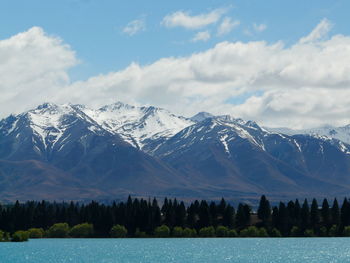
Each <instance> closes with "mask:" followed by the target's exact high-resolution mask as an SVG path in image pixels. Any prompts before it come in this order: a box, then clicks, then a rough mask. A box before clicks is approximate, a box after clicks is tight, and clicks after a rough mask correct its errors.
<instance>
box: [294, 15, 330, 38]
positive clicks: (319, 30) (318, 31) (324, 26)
mask: <svg viewBox="0 0 350 263" xmlns="http://www.w3.org/2000/svg"><path fill="white" fill-rule="evenodd" d="M332 27H333V24H332V23H331V22H330V21H329V20H328V19H323V20H322V21H321V22H320V23H319V24H318V25H317V26H316V27H315V29H314V30H312V31H311V33H310V34H309V35H307V36H306V37H303V38H301V39H300V43H307V42H313V41H316V40H319V39H321V38H323V37H325V36H326V35H327V34H328V33H329V31H330V30H331V29H332Z"/></svg>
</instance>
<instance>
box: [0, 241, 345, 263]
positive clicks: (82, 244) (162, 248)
mask: <svg viewBox="0 0 350 263" xmlns="http://www.w3.org/2000/svg"><path fill="white" fill-rule="evenodd" d="M0 262H1V263H2V262H4V263H5V262H10V263H17V262H21V263H22V262H30V263H32V262H33V263H41V262H45V263H51V262H55V263H56V262H64V263H66V262H74V263H79V262H98V263H103V262H181V263H185V262H191V263H195V262H201V263H203V262H240V263H245V262H254V263H265V262H283V263H288V262H307V263H310V262H317V263H322V262H325V263H330V262H350V238H285V239H279V238H263V239H261V238H244V239H241V238H232V239H226V238H221V239H219V238H194V239H175V238H172V239H39V240H30V241H29V242H24V243H0Z"/></svg>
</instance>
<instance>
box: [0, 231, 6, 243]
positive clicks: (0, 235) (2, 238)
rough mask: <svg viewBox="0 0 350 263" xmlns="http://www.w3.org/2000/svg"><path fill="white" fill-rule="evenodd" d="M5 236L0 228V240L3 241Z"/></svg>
mask: <svg viewBox="0 0 350 263" xmlns="http://www.w3.org/2000/svg"><path fill="white" fill-rule="evenodd" d="M4 238H5V232H4V231H2V230H0V242H2V241H4Z"/></svg>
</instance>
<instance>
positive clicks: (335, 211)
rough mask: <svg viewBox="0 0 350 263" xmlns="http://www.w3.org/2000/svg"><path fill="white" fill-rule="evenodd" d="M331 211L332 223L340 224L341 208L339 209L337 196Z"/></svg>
mask: <svg viewBox="0 0 350 263" xmlns="http://www.w3.org/2000/svg"><path fill="white" fill-rule="evenodd" d="M331 213H332V224H333V225H339V224H340V210H339V205H338V201H337V198H335V199H334V201H333V206H332V210H331Z"/></svg>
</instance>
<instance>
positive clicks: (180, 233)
mask: <svg viewBox="0 0 350 263" xmlns="http://www.w3.org/2000/svg"><path fill="white" fill-rule="evenodd" d="M183 232H184V230H183V229H182V227H181V226H176V227H174V228H173V237H182V236H183Z"/></svg>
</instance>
